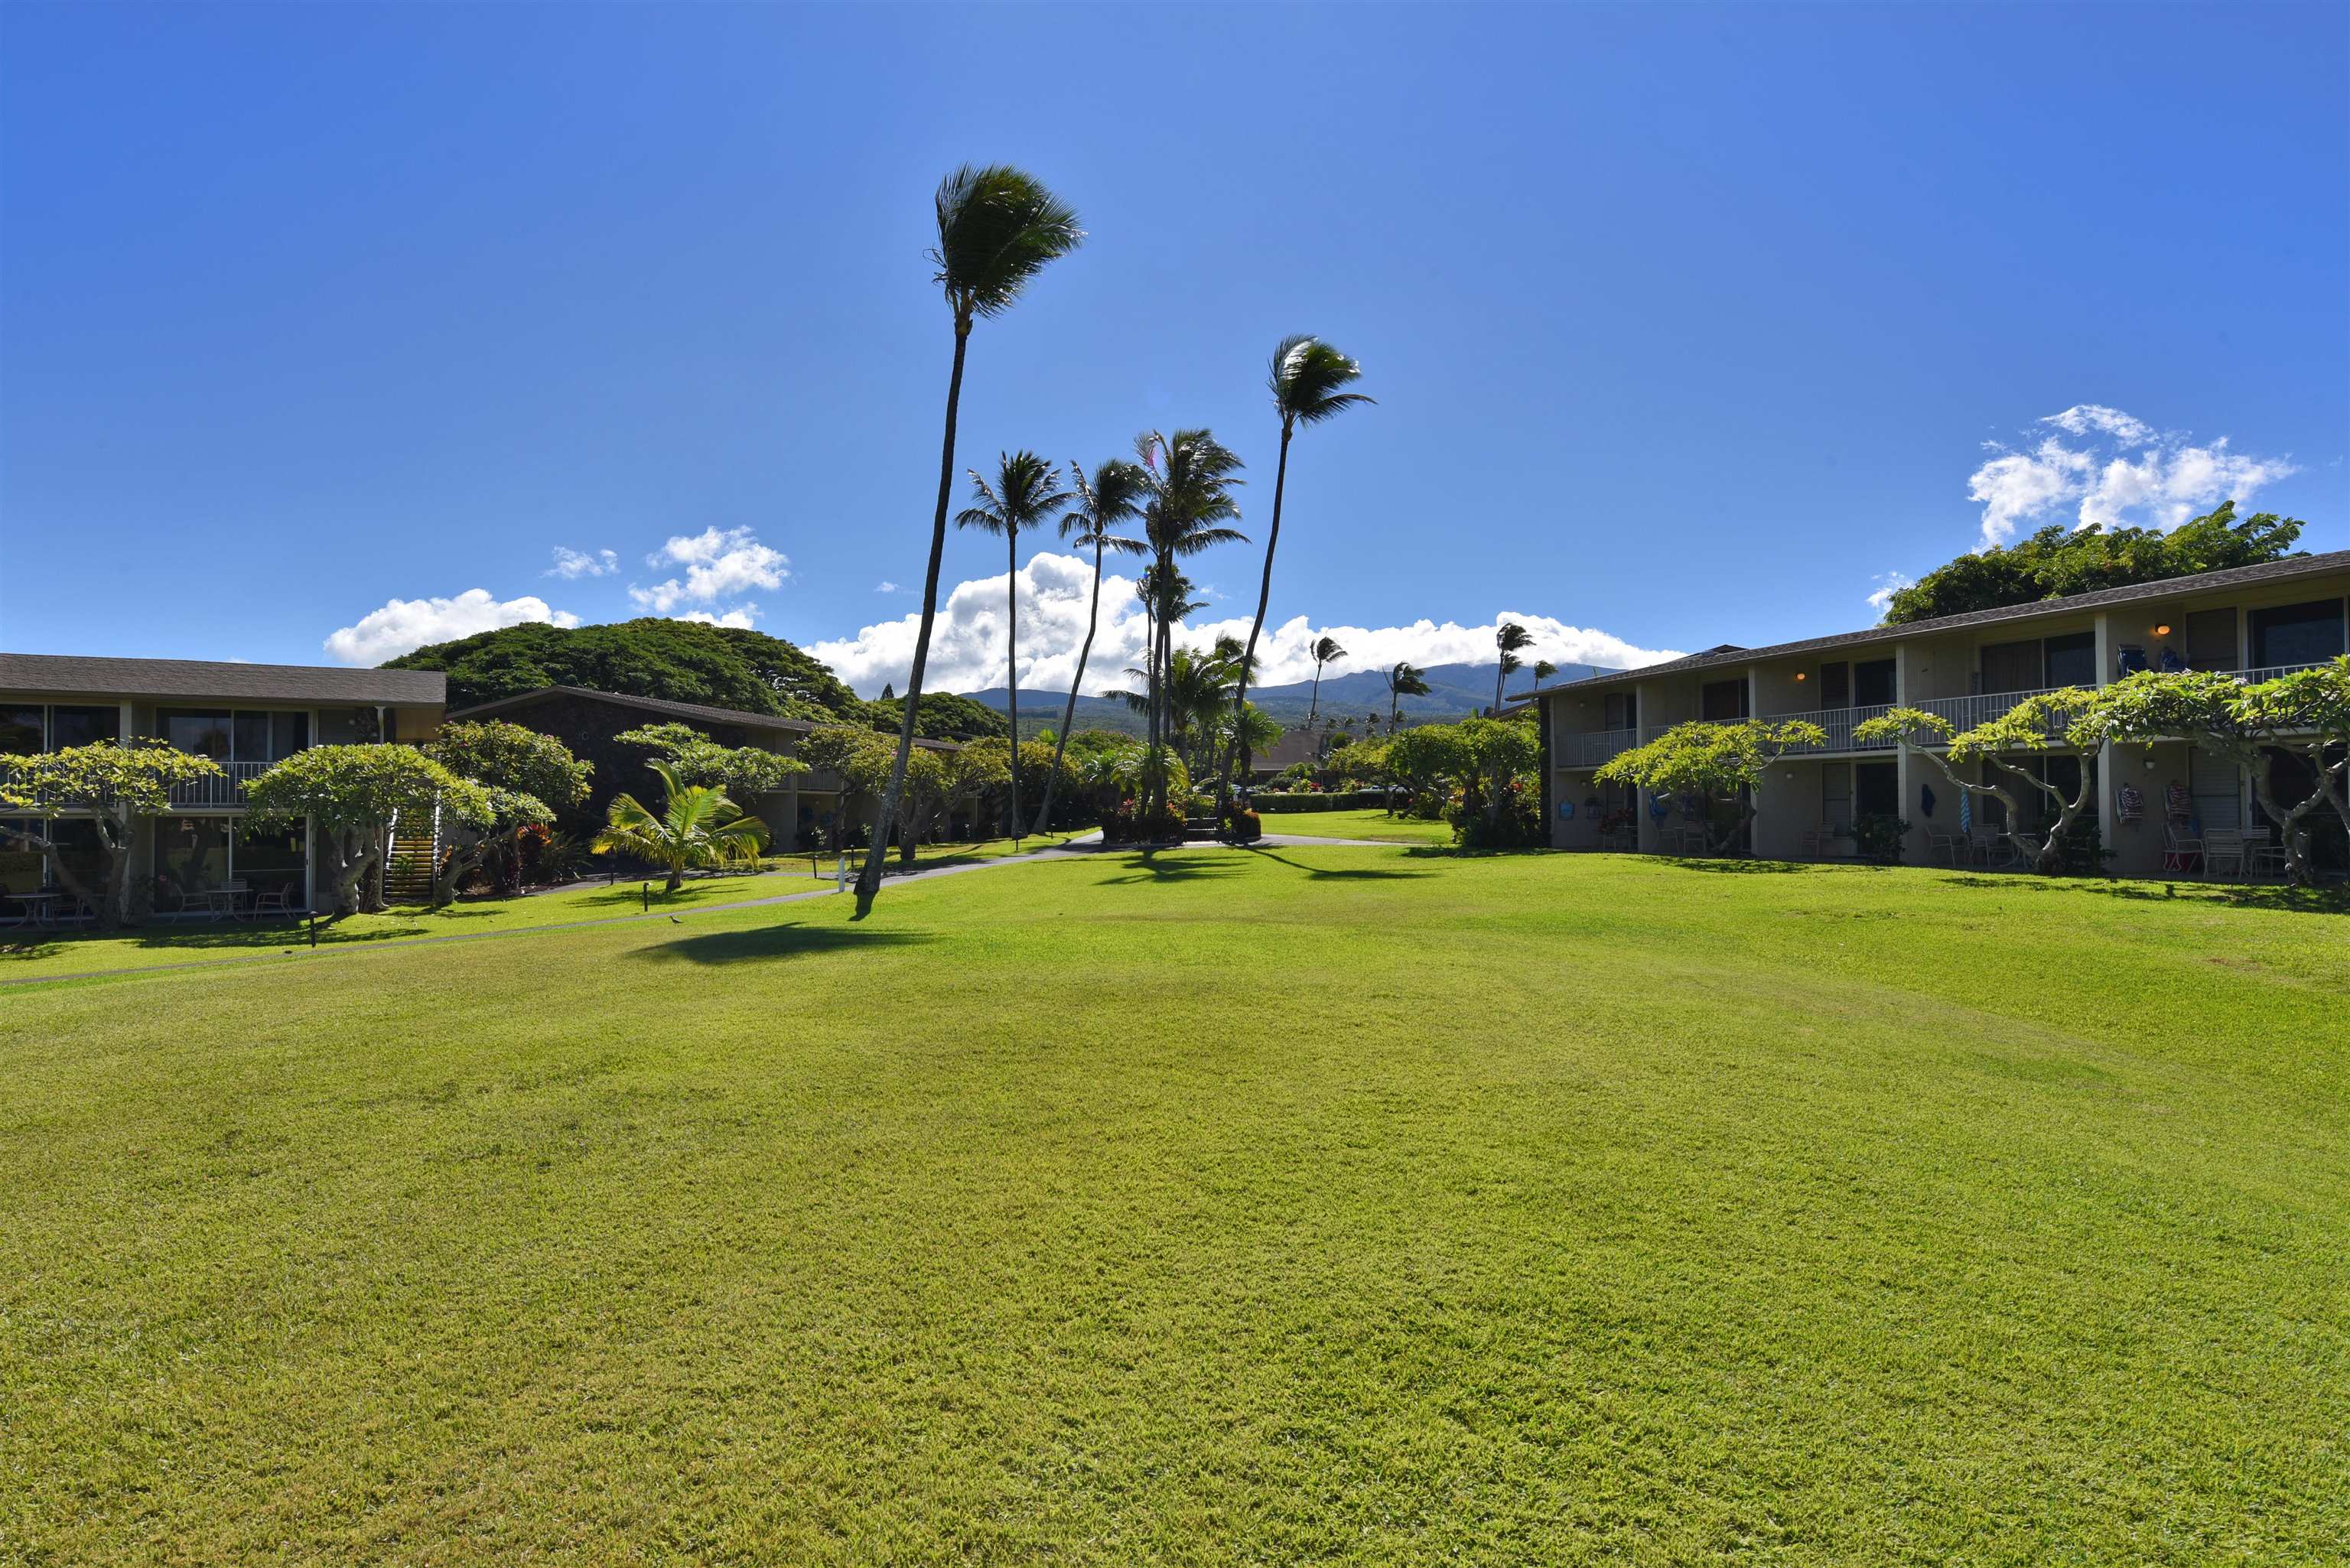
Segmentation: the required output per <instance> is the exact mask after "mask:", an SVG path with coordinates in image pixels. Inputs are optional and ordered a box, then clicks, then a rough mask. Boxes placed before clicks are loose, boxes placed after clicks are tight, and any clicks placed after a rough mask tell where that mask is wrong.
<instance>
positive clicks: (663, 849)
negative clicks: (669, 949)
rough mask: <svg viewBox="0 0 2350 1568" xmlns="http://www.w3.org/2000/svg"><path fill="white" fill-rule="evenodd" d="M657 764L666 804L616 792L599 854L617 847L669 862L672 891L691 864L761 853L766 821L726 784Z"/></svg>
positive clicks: (731, 862) (730, 862)
mask: <svg viewBox="0 0 2350 1568" xmlns="http://www.w3.org/2000/svg"><path fill="white" fill-rule="evenodd" d="M651 766H652V770H653V772H655V773H657V774H660V781H661V787H662V788H663V789H664V790H666V791H667V792H668V796H667V798H666V799H664V800H663V801H662V802H661V809H660V811H659V812H658V813H656V812H653V811H650V810H649V809H647V808H646V807H645V806H644V805H642V804H640V803H639V801H638V799H637V797H636V796H635V795H632V794H616V795H614V796H613V797H612V804H611V805H610V806H608V808H607V809H606V811H605V818H604V831H603V832H601V833H599V834H598V835H597V836H596V842H595V846H594V847H595V851H596V853H597V854H598V855H609V854H611V853H612V852H613V851H614V850H616V849H617V850H619V852H621V853H622V854H624V855H634V856H636V857H638V858H639V859H643V860H650V861H651V862H652V863H653V864H654V865H656V866H660V867H665V868H666V869H667V870H668V872H669V881H668V883H667V884H666V885H665V886H664V887H663V888H662V891H664V892H668V893H674V892H676V891H677V890H678V889H679V888H681V887H683V886H684V885H685V873H686V869H687V868H688V867H702V866H739V865H742V864H743V863H745V862H747V861H754V860H756V859H757V858H758V855H759V850H760V848H761V846H764V844H765V843H766V842H767V825H766V824H765V823H764V822H761V821H760V820H759V819H758V818H757V817H755V816H745V815H743V808H742V807H741V806H739V805H735V804H734V803H733V801H732V800H729V799H728V798H727V796H726V792H725V791H724V790H723V789H717V788H714V787H712V786H711V785H709V784H687V783H686V782H685V780H684V779H683V778H682V777H681V776H680V774H679V773H678V770H677V765H676V764H675V763H667V762H657V763H652V764H651Z"/></svg>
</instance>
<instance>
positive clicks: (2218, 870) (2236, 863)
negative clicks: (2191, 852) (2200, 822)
mask: <svg viewBox="0 0 2350 1568" xmlns="http://www.w3.org/2000/svg"><path fill="white" fill-rule="evenodd" d="M2244 859H2245V856H2244V831H2243V829H2242V828H2240V827H2215V828H2212V829H2210V831H2209V832H2207V833H2205V834H2204V835H2203V873H2204V875H2205V876H2207V877H2218V876H2225V877H2229V878H2230V880H2238V879H2241V877H2243V875H2244Z"/></svg>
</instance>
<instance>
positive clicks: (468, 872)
mask: <svg viewBox="0 0 2350 1568" xmlns="http://www.w3.org/2000/svg"><path fill="white" fill-rule="evenodd" d="M673 727H674V728H676V729H678V730H681V731H684V732H685V733H687V734H689V735H691V734H692V732H691V731H690V730H686V729H685V726H684V725H682V724H680V725H676V726H673ZM423 752H424V754H425V755H426V756H428V757H431V758H432V760H433V761H434V762H436V763H440V764H441V765H442V767H445V768H447V769H448V770H449V771H450V772H451V773H452V774H456V775H457V776H458V777H459V778H464V779H471V780H473V782H474V783H475V784H480V785H481V786H482V787H483V788H484V789H485V790H487V791H488V792H489V817H488V819H487V820H486V821H482V822H467V823H464V824H463V825H462V826H463V827H464V828H465V829H466V831H465V832H464V833H463V835H455V836H452V839H454V840H455V841H454V842H452V844H451V845H450V846H449V848H448V850H447V852H446V853H444V854H443V855H442V857H441V864H440V865H438V866H436V867H433V868H432V902H433V905H434V907H435V908H438V907H440V906H442V905H444V904H447V903H450V902H451V901H452V900H453V899H454V898H456V897H457V889H458V888H460V887H462V886H463V884H464V880H465V878H466V877H470V876H472V875H473V873H474V872H476V871H481V870H487V871H489V872H490V873H491V875H492V877H493V878H494V880H495V881H496V883H497V885H498V887H499V888H500V890H501V891H511V890H513V889H514V888H516V887H518V886H519V885H520V883H521V880H522V860H523V842H524V835H525V832H526V831H527V830H529V829H532V828H546V827H549V826H552V825H553V824H554V822H555V819H556V815H557V813H559V812H561V811H563V810H565V809H567V808H568V807H571V806H576V805H579V804H580V803H581V802H583V801H585V800H586V799H587V795H588V793H589V790H590V789H591V788H592V786H593V781H594V777H595V770H594V769H593V768H591V767H590V766H589V765H588V764H587V763H584V762H582V761H581V760H580V759H579V758H577V757H576V756H574V755H572V754H571V748H570V747H568V746H567V745H565V744H564V743H563V742H561V741H559V740H557V739H556V738H555V737H554V736H553V735H549V734H545V733H542V732H539V731H537V730H533V729H529V728H527V727H525V726H524V725H521V724H511V723H507V722H504V720H499V719H491V720H484V721H470V720H461V721H459V722H455V723H451V724H443V725H442V726H441V732H440V733H439V734H437V735H435V736H434V737H433V738H432V740H430V741H428V742H425V744H424V747H423ZM448 817H449V807H448V806H447V805H443V807H442V820H443V822H444V824H445V823H446V822H447V821H448Z"/></svg>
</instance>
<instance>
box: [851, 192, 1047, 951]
mask: <svg viewBox="0 0 2350 1568" xmlns="http://www.w3.org/2000/svg"><path fill="white" fill-rule="evenodd" d="M934 206H935V208H936V212H937V217H938V225H939V244H938V248H937V249H935V250H933V251H931V261H932V263H934V264H935V265H937V267H938V271H937V273H936V274H935V275H934V276H933V278H932V281H933V282H935V283H937V284H938V286H940V288H941V290H942V291H944V293H945V295H946V300H947V308H948V309H949V310H950V311H951V313H952V315H953V317H954V369H953V370H952V371H951V373H950V374H949V376H948V378H947V420H946V435H945V439H944V441H943V442H942V443H941V450H940V452H939V502H938V508H937V511H936V512H935V514H933V515H932V517H931V561H930V569H929V572H928V574H927V575H926V576H924V577H923V579H922V618H921V622H920V628H919V629H917V631H916V632H915V634H914V667H913V671H912V673H911V674H910V675H909V676H908V677H907V679H906V711H905V715H904V717H903V718H901V719H900V720H899V725H898V755H897V760H896V761H895V762H893V763H891V764H890V767H889V786H888V787H887V788H886V789H884V790H883V791H882V792H881V798H880V799H879V801H878V802H876V803H875V804H874V808H873V842H872V845H871V846H870V847H868V849H867V850H866V852H865V865H864V867H863V868H862V869H861V870H859V871H858V874H857V916H858V919H863V918H864V917H865V916H866V915H868V913H870V912H871V911H872V909H873V899H874V897H875V895H877V894H878V893H879V892H880V891H881V864H882V859H883V857H884V856H885V854H886V853H887V845H888V841H889V824H890V823H891V822H892V821H894V820H895V819H896V817H897V815H898V796H899V794H900V793H901V792H902V791H903V790H904V789H905V787H906V759H907V758H908V757H910V756H911V755H912V754H913V752H914V712H915V710H916V709H917V708H918V707H920V704H921V701H922V670H923V667H924V666H925V665H927V664H928V663H929V661H930V657H931V623H932V622H933V621H934V620H936V619H937V618H938V611H939V562H940V558H941V556H944V555H945V553H946V547H947V501H948V499H949V497H950V496H951V494H952V493H953V491H954V452H955V416H956V413H957V411H958V406H959V405H960V404H961V402H962V364H963V352H964V349H965V348H967V347H968V345H969V343H970V341H971V328H972V322H974V321H977V320H979V319H981V318H983V317H991V316H1001V315H1003V313H1004V312H1005V311H1007V310H1009V309H1011V308H1012V306H1013V303H1014V301H1015V300H1017V299H1018V298H1019V297H1020V291H1021V290H1022V289H1023V288H1024V287H1026V286H1027V285H1028V282H1029V280H1030V279H1032V278H1034V277H1035V275H1037V274H1038V273H1039V272H1042V271H1043V270H1044V269H1045V265H1046V264H1048V263H1050V262H1052V261H1054V260H1055V259H1057V258H1059V257H1061V256H1065V255H1066V254H1069V253H1070V252H1071V251H1073V250H1075V249H1076V248H1077V246H1078V245H1079V244H1082V243H1083V242H1084V240H1085V231H1084V230H1082V229H1080V228H1078V227H1077V215H1076V213H1074V212H1071V211H1070V210H1069V208H1068V207H1067V206H1066V204H1064V203H1063V202H1061V201H1060V199H1059V198H1057V197H1055V195H1054V194H1053V193H1052V192H1050V191H1047V190H1046V189H1045V187H1044V186H1042V185H1041V184H1038V183H1037V182H1036V181H1035V180H1034V179H1033V178H1031V177H1030V176H1028V175H1026V174H1024V173H1022V172H1021V171H1019V170H1017V169H1014V168H1012V167H1010V166H1009V165H1006V164H1002V163H994V164H990V165H988V166H987V167H986V168H983V169H975V168H973V167H972V166H971V165H970V164H968V163H966V164H964V165H963V166H962V168H960V169H958V170H956V171H954V172H953V173H951V174H950V175H948V176H947V177H946V179H945V180H944V181H943V182H941V183H940V185H939V192H938V196H937V198H936V199H935V202H934Z"/></svg>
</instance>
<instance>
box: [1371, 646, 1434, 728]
mask: <svg viewBox="0 0 2350 1568" xmlns="http://www.w3.org/2000/svg"><path fill="white" fill-rule="evenodd" d="M1379 679H1380V680H1384V681H1386V682H1387V683H1388V729H1390V730H1392V729H1394V728H1395V723H1396V715H1397V713H1398V712H1399V711H1401V710H1402V707H1403V700H1404V699H1405V698H1407V697H1425V696H1427V695H1428V672H1427V671H1426V670H1421V669H1420V668H1419V666H1418V665H1415V664H1412V663H1410V662H1409V661H1408V660H1404V659H1398V660H1397V661H1396V667H1395V668H1394V669H1393V670H1380V671H1379Z"/></svg>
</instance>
